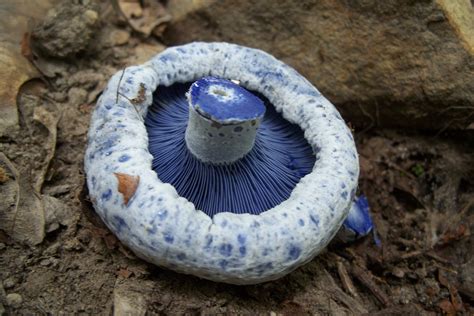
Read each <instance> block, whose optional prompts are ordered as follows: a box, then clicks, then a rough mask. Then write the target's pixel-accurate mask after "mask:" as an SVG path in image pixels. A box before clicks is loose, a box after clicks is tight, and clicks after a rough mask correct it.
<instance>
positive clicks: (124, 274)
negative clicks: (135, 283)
mask: <svg viewBox="0 0 474 316" xmlns="http://www.w3.org/2000/svg"><path fill="white" fill-rule="evenodd" d="M132 273H133V272H132V271H129V270H127V269H123V268H121V269H118V271H117V275H118V276H119V277H122V278H125V279H128V278H129V277H130V276H131V275H132Z"/></svg>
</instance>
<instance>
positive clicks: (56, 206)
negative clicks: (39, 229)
mask: <svg viewBox="0 0 474 316" xmlns="http://www.w3.org/2000/svg"><path fill="white" fill-rule="evenodd" d="M42 202H43V209H44V216H45V222H46V232H47V233H50V232H52V231H55V230H56V229H58V228H59V225H63V226H69V225H71V224H72V223H73V217H72V214H71V213H70V212H68V208H67V205H66V204H64V203H63V202H62V201H61V200H59V199H57V198H55V197H52V196H49V195H43V196H42Z"/></svg>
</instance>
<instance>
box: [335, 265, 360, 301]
mask: <svg viewBox="0 0 474 316" xmlns="http://www.w3.org/2000/svg"><path fill="white" fill-rule="evenodd" d="M337 272H338V274H339V278H340V279H341V282H342V286H343V287H344V290H346V291H347V292H348V293H349V294H350V295H352V296H353V297H356V298H357V297H359V294H357V290H356V288H355V286H354V283H353V282H352V279H351V277H350V276H349V273H348V272H347V269H346V266H345V265H344V263H343V262H342V261H341V260H338V261H337Z"/></svg>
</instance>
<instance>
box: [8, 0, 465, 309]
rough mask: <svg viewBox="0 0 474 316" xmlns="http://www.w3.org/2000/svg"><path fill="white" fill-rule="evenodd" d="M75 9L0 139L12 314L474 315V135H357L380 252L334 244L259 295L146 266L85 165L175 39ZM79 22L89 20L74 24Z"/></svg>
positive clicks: (39, 56) (30, 53)
mask: <svg viewBox="0 0 474 316" xmlns="http://www.w3.org/2000/svg"><path fill="white" fill-rule="evenodd" d="M70 7H72V9H70V10H71V11H68V12H69V13H68V12H65V13H64V12H63V13H62V14H59V15H57V17H56V18H54V19H52V20H51V21H50V22H51V24H50V25H49V26H47V27H46V26H45V24H43V25H41V24H40V25H39V26H37V28H36V29H35V31H34V32H33V36H32V38H31V39H29V41H28V42H27V43H24V42H23V44H22V45H24V46H25V47H26V48H28V49H26V53H25V57H28V58H29V59H30V61H31V62H32V63H33V64H34V65H35V68H36V69H37V70H38V71H39V73H40V74H41V75H40V77H39V78H38V79H33V80H30V81H29V82H28V83H27V84H25V85H23V86H22V88H21V89H20V91H19V92H18V96H17V106H18V113H19V128H17V129H15V130H14V131H12V132H11V133H9V134H8V135H4V136H3V137H1V138H0V195H1V197H0V199H1V200H3V201H4V203H3V205H4V206H5V205H6V204H7V203H10V202H9V201H13V202H12V203H11V205H10V206H9V208H8V210H1V209H0V212H6V213H8V212H9V214H10V215H11V214H13V213H14V214H15V216H14V218H15V220H16V221H18V222H21V223H22V224H21V225H23V226H20V225H19V224H18V226H15V227H10V226H8V227H7V225H5V224H4V225H3V226H2V224H0V227H1V228H2V229H1V230H0V315H1V314H2V312H6V313H7V314H24V315H32V314H40V315H41V314H53V315H56V314H111V313H112V312H113V311H115V312H117V313H119V314H120V312H124V311H127V310H128V309H130V308H133V309H134V310H135V311H136V312H137V313H142V314H144V313H145V312H146V313H148V314H150V315H154V314H184V313H186V314H266V315H279V314H283V315H286V314H295V315H300V314H306V313H309V314H318V315H344V314H349V315H351V314H355V315H360V314H366V313H370V314H372V315H398V314H405V315H425V314H426V315H428V314H429V315H435V314H441V313H444V314H448V315H454V314H456V313H457V314H466V315H467V314H472V313H474V259H473V254H474V237H473V235H472V234H471V232H472V231H473V229H474V158H473V157H474V134H473V133H472V131H444V132H443V133H436V132H420V131H407V130H404V131H396V130H384V129H380V128H371V129H370V130H363V129H361V128H357V127H355V131H354V133H355V137H356V141H357V147H358V151H359V154H360V164H361V176H360V185H359V188H360V192H361V193H363V194H365V195H366V196H367V197H368V200H369V203H370V206H371V212H372V215H373V218H374V223H375V227H376V232H377V237H378V238H379V239H380V245H376V244H375V242H374V236H372V235H371V236H368V237H366V238H364V239H363V240H360V241H358V242H357V243H354V244H350V245H343V244H338V243H335V242H333V243H332V244H331V245H330V246H329V247H328V249H327V250H325V251H324V252H323V253H322V254H321V255H319V256H318V257H316V258H315V259H314V260H312V261H311V262H309V263H308V264H306V265H304V266H303V267H301V268H299V269H297V270H296V271H294V272H293V273H291V274H289V275H288V276H286V277H284V278H282V279H280V280H277V281H273V282H268V283H264V284H260V285H252V286H232V285H227V284H219V283H214V282H211V281H206V280H201V279H198V278H196V277H192V276H187V275H181V274H177V273H175V272H172V271H168V270H165V269H162V268H159V267H156V266H154V265H151V264H148V263H147V262H144V261H142V260H140V259H138V258H136V257H135V256H134V255H133V254H132V253H131V252H130V251H129V250H128V249H127V248H126V247H124V246H123V245H122V244H121V243H120V242H119V241H118V240H117V239H116V238H115V237H114V236H113V235H112V234H111V233H110V232H109V231H108V229H107V228H106V227H105V225H104V224H103V223H102V222H101V220H100V219H99V217H98V216H97V215H96V214H95V212H94V210H93V208H92V205H91V204H90V202H89V201H88V196H87V188H86V187H85V184H84V183H85V181H84V180H85V176H84V171H83V157H84V152H85V146H86V141H87V130H88V125H89V121H90V116H91V112H92V111H93V109H94V104H95V102H96V100H97V97H98V96H99V95H100V92H101V91H102V89H103V88H104V86H105V84H106V82H107V80H108V78H110V77H111V75H112V74H114V73H115V72H117V71H118V70H120V69H122V68H124V67H126V66H128V65H134V64H139V63H142V62H144V61H146V60H148V59H149V58H150V57H151V56H153V55H154V54H156V53H159V52H160V51H162V50H163V49H165V46H164V45H163V44H161V43H160V37H159V36H160V32H162V30H163V27H161V26H160V25H158V26H156V27H155V28H154V31H153V32H152V33H150V34H148V35H144V33H143V32H145V33H146V32H147V30H145V31H143V30H141V31H142V32H139V31H137V29H135V30H133V29H132V28H133V27H132V26H131V24H130V23H131V22H130V21H129V20H127V12H125V14H124V16H120V15H119V14H117V9H116V8H113V7H112V6H111V5H107V4H101V5H99V6H95V7H90V8H87V10H85V11H84V10H83V9H84V8H82V6H81V8H75V6H74V5H71V6H70ZM74 8H75V9H74ZM74 10H78V11H76V13H77V12H82V13H83V14H84V16H86V19H83V20H80V19H79V20H77V19H73V18H72V16H71V19H67V15H68V14H72V13H71V12H74ZM81 10H82V11H81ZM90 11H93V12H96V13H97V12H98V13H99V14H97V15H94V13H91V12H90ZM76 13H74V14H76ZM82 13H81V14H82ZM65 17H66V18H65ZM88 19H89V20H88ZM91 20H93V23H92V22H90V21H91ZM164 20H166V19H164ZM75 23H78V25H76V24H75ZM81 23H82V24H81ZM65 24H68V25H66V26H64V25H65ZM57 25H62V26H61V27H66V28H67V27H69V28H71V29H76V30H80V35H81V36H86V35H87V34H89V33H90V34H92V35H91V36H92V37H93V41H92V42H89V43H88V44H87V43H86V44H84V43H77V45H82V46H81V47H79V48H77V47H74V46H73V45H72V44H71V43H70V42H68V40H69V39H68V38H70V37H64V38H63V42H61V40H59V41H53V39H52V38H51V36H50V35H51V34H50V33H48V32H50V31H48V30H51V29H53V30H54V27H57ZM84 34H85V35H84ZM78 36H79V35H78ZM41 41H42V42H41ZM91 43H92V44H91ZM76 49H77V50H78V52H77V53H76V52H75V51H74V50H76ZM71 50H72V53H71ZM71 54H72V55H71ZM1 153H3V154H1ZM20 193H21V194H20ZM15 201H16V204H15ZM1 205H2V203H0V206H1ZM9 214H7V215H5V214H3V215H2V216H6V217H8V216H9ZM10 220H11V218H10ZM4 223H6V222H4ZM41 232H44V234H43V235H42V234H41ZM12 237H14V238H12ZM18 240H26V241H28V242H26V243H25V242H18ZM32 243H33V244H35V245H33V246H32V245H31V244H32ZM27 244H30V245H27Z"/></svg>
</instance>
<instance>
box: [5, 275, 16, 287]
mask: <svg viewBox="0 0 474 316" xmlns="http://www.w3.org/2000/svg"><path fill="white" fill-rule="evenodd" d="M17 283H18V280H17V278H15V277H14V276H11V277H9V278H6V279H5V280H4V281H3V287H4V288H5V289H11V288H13V287H14V286H15V285H16V284H17Z"/></svg>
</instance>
